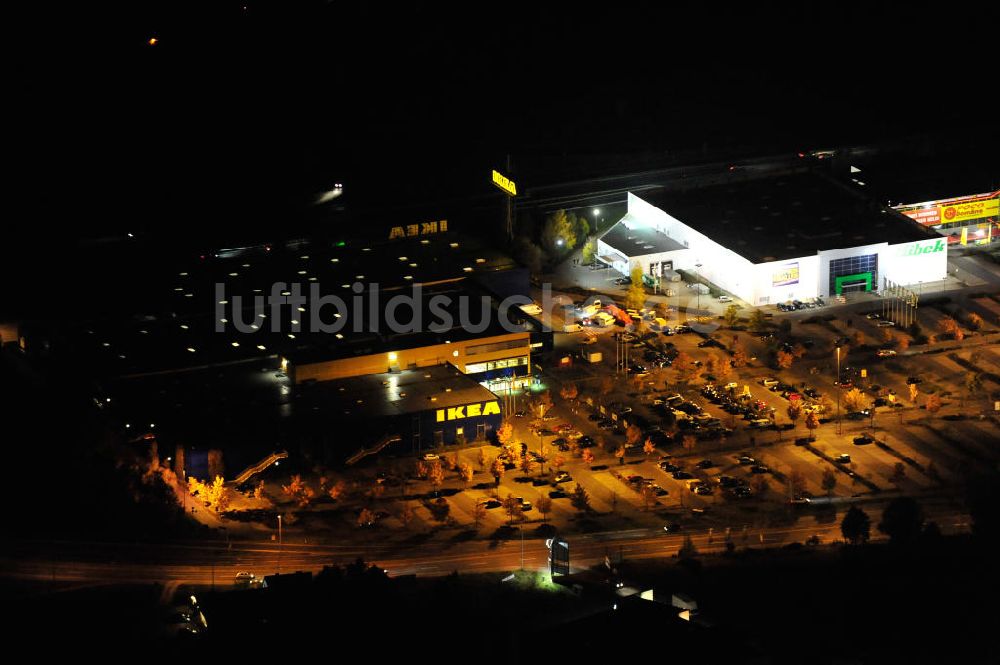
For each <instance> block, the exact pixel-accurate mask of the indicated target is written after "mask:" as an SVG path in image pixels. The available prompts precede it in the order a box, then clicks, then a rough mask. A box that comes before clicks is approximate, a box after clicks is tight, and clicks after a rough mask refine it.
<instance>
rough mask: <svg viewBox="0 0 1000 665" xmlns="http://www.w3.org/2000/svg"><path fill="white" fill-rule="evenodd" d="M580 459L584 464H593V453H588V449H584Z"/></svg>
mask: <svg viewBox="0 0 1000 665" xmlns="http://www.w3.org/2000/svg"><path fill="white" fill-rule="evenodd" d="M581 457H582V458H583V463H584V464H593V463H594V453H592V452H590V448H584V449H583V453H582V454H581Z"/></svg>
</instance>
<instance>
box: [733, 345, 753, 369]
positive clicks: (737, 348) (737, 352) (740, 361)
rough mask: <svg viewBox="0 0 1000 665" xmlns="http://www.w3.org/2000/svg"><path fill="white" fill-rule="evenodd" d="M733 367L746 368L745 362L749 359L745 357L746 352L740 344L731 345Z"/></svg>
mask: <svg viewBox="0 0 1000 665" xmlns="http://www.w3.org/2000/svg"><path fill="white" fill-rule="evenodd" d="M731 360H732V366H733V367H746V365H747V362H749V360H750V358H749V357H748V356H747V352H746V350H745V349H744V348H743V344H742V343H734V344H733V357H732V359H731Z"/></svg>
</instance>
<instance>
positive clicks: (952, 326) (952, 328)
mask: <svg viewBox="0 0 1000 665" xmlns="http://www.w3.org/2000/svg"><path fill="white" fill-rule="evenodd" d="M938 330H940V331H941V332H943V333H944V334H946V335H951V336H952V338H953V339H954V340H955V341H956V342H961V341H962V340H963V339H965V333H964V332H962V329H961V328H960V327H959V325H958V321H956V320H955V319H954V318H952V317H950V316H945V317H942V318H940V319H938Z"/></svg>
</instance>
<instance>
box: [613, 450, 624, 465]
mask: <svg viewBox="0 0 1000 665" xmlns="http://www.w3.org/2000/svg"><path fill="white" fill-rule="evenodd" d="M615 457H617V458H618V463H619V464H625V446H618V447H617V448H615Z"/></svg>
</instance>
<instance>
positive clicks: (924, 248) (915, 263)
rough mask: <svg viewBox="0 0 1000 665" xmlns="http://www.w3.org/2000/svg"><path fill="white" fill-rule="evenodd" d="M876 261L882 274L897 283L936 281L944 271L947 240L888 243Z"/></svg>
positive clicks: (942, 277)
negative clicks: (881, 268) (880, 267)
mask: <svg viewBox="0 0 1000 665" xmlns="http://www.w3.org/2000/svg"><path fill="white" fill-rule="evenodd" d="M880 263H881V264H882V265H883V266H885V267H884V268H883V275H884V276H885V277H887V278H888V279H891V280H892V281H894V282H896V283H897V284H904V285H913V284H919V283H921V282H934V281H940V280H943V279H944V278H945V276H946V275H947V274H948V243H947V241H946V240H945V239H944V238H941V239H935V240H919V241H917V242H907V243H902V244H899V245H888V246H886V247H885V248H883V250H882V254H881V257H880ZM879 286H880V287H881V284H880V285H879Z"/></svg>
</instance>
